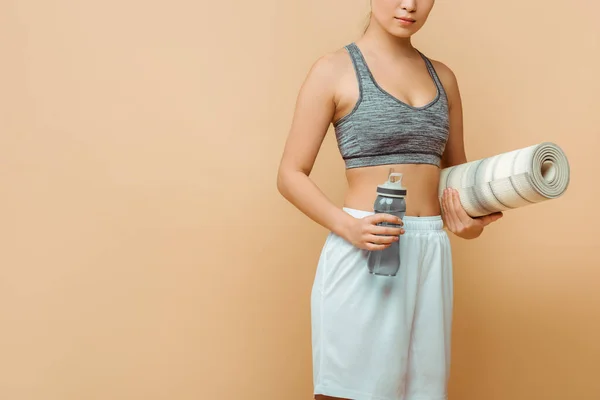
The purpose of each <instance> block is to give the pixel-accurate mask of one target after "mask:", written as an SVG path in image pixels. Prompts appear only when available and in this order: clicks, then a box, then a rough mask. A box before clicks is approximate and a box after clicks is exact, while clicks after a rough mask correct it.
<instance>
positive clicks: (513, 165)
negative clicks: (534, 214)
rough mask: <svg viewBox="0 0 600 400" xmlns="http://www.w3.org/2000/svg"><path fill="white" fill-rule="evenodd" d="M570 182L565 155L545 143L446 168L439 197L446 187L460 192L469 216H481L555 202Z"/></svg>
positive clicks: (442, 176)
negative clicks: (545, 202) (549, 201)
mask: <svg viewBox="0 0 600 400" xmlns="http://www.w3.org/2000/svg"><path fill="white" fill-rule="evenodd" d="M569 181H570V168H569V162H568V160H567V157H566V155H565V153H564V152H563V151H562V149H561V148H560V147H558V146H557V145H556V144H554V143H550V142H543V143H540V144H536V145H533V146H529V147H525V148H522V149H519V150H513V151H510V152H507V153H502V154H498V155H495V156H492V157H487V158H483V159H480V160H476V161H470V162H467V163H464V164H460V165H455V166H453V167H448V168H444V169H442V171H441V176H440V186H439V195H440V197H441V196H442V194H443V190H444V189H445V188H446V187H451V188H454V189H456V190H458V193H459V196H460V200H461V203H462V206H463V207H464V209H465V211H466V212H467V214H469V215H470V216H471V217H478V216H482V215H487V214H491V213H493V212H497V211H506V210H510V209H514V208H519V207H524V206H527V205H529V204H535V203H540V202H542V201H545V200H549V199H555V198H557V197H560V196H561V195H562V194H563V193H564V192H565V191H566V190H567V187H568V185H569Z"/></svg>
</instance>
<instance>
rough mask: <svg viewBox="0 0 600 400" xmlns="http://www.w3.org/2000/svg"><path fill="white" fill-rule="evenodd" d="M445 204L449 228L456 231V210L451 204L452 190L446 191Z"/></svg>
mask: <svg viewBox="0 0 600 400" xmlns="http://www.w3.org/2000/svg"><path fill="white" fill-rule="evenodd" d="M443 203H444V212H445V214H446V219H447V220H448V228H449V229H450V230H451V231H453V232H454V231H456V229H457V228H458V227H457V221H456V218H455V215H454V209H453V208H452V204H451V203H450V189H445V190H444V197H443Z"/></svg>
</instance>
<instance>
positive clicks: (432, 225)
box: [343, 207, 444, 232]
mask: <svg viewBox="0 0 600 400" xmlns="http://www.w3.org/2000/svg"><path fill="white" fill-rule="evenodd" d="M343 210H344V211H345V212H347V213H348V214H350V215H352V216H353V217H355V218H364V217H367V216H369V215H373V211H367V210H358V209H355V208H350V207H344V208H343ZM402 222H403V224H404V225H403V228H404V229H405V230H406V231H407V232H411V231H412V232H415V231H423V232H426V231H441V230H443V229H444V221H443V220H442V216H441V215H430V216H405V217H404V218H402Z"/></svg>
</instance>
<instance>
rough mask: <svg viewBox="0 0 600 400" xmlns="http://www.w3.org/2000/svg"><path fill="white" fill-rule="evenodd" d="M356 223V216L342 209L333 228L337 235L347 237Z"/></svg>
mask: <svg viewBox="0 0 600 400" xmlns="http://www.w3.org/2000/svg"><path fill="white" fill-rule="evenodd" d="M355 223H356V218H354V217H353V216H352V215H350V214H348V213H346V212H344V211H341V214H339V217H338V218H336V219H335V221H334V223H333V226H332V229H331V230H332V232H333V233H335V234H336V235H338V236H340V237H342V238H344V239H347V238H348V236H349V233H350V232H351V231H352V227H353V226H354V224H355Z"/></svg>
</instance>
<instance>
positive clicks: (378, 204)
mask: <svg viewBox="0 0 600 400" xmlns="http://www.w3.org/2000/svg"><path fill="white" fill-rule="evenodd" d="M394 178H397V179H395V180H394ZM405 196H406V188H404V187H403V186H402V174H401V173H399V172H392V173H390V175H389V176H388V180H387V181H386V182H385V183H383V184H381V185H379V186H377V198H376V199H375V204H374V206H373V210H374V212H375V213H385V214H391V215H395V216H396V217H398V218H400V219H403V218H404V215H405V214H406V201H405V199H404V198H405ZM378 225H380V226H391V227H400V225H396V224H390V223H388V222H382V223H379V224H378ZM367 265H368V268H369V272H370V273H371V274H373V275H383V276H396V274H397V273H398V271H399V270H400V238H399V239H398V240H397V241H395V242H392V244H391V245H390V246H389V247H387V248H385V249H383V250H371V251H369V253H368V256H367Z"/></svg>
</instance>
